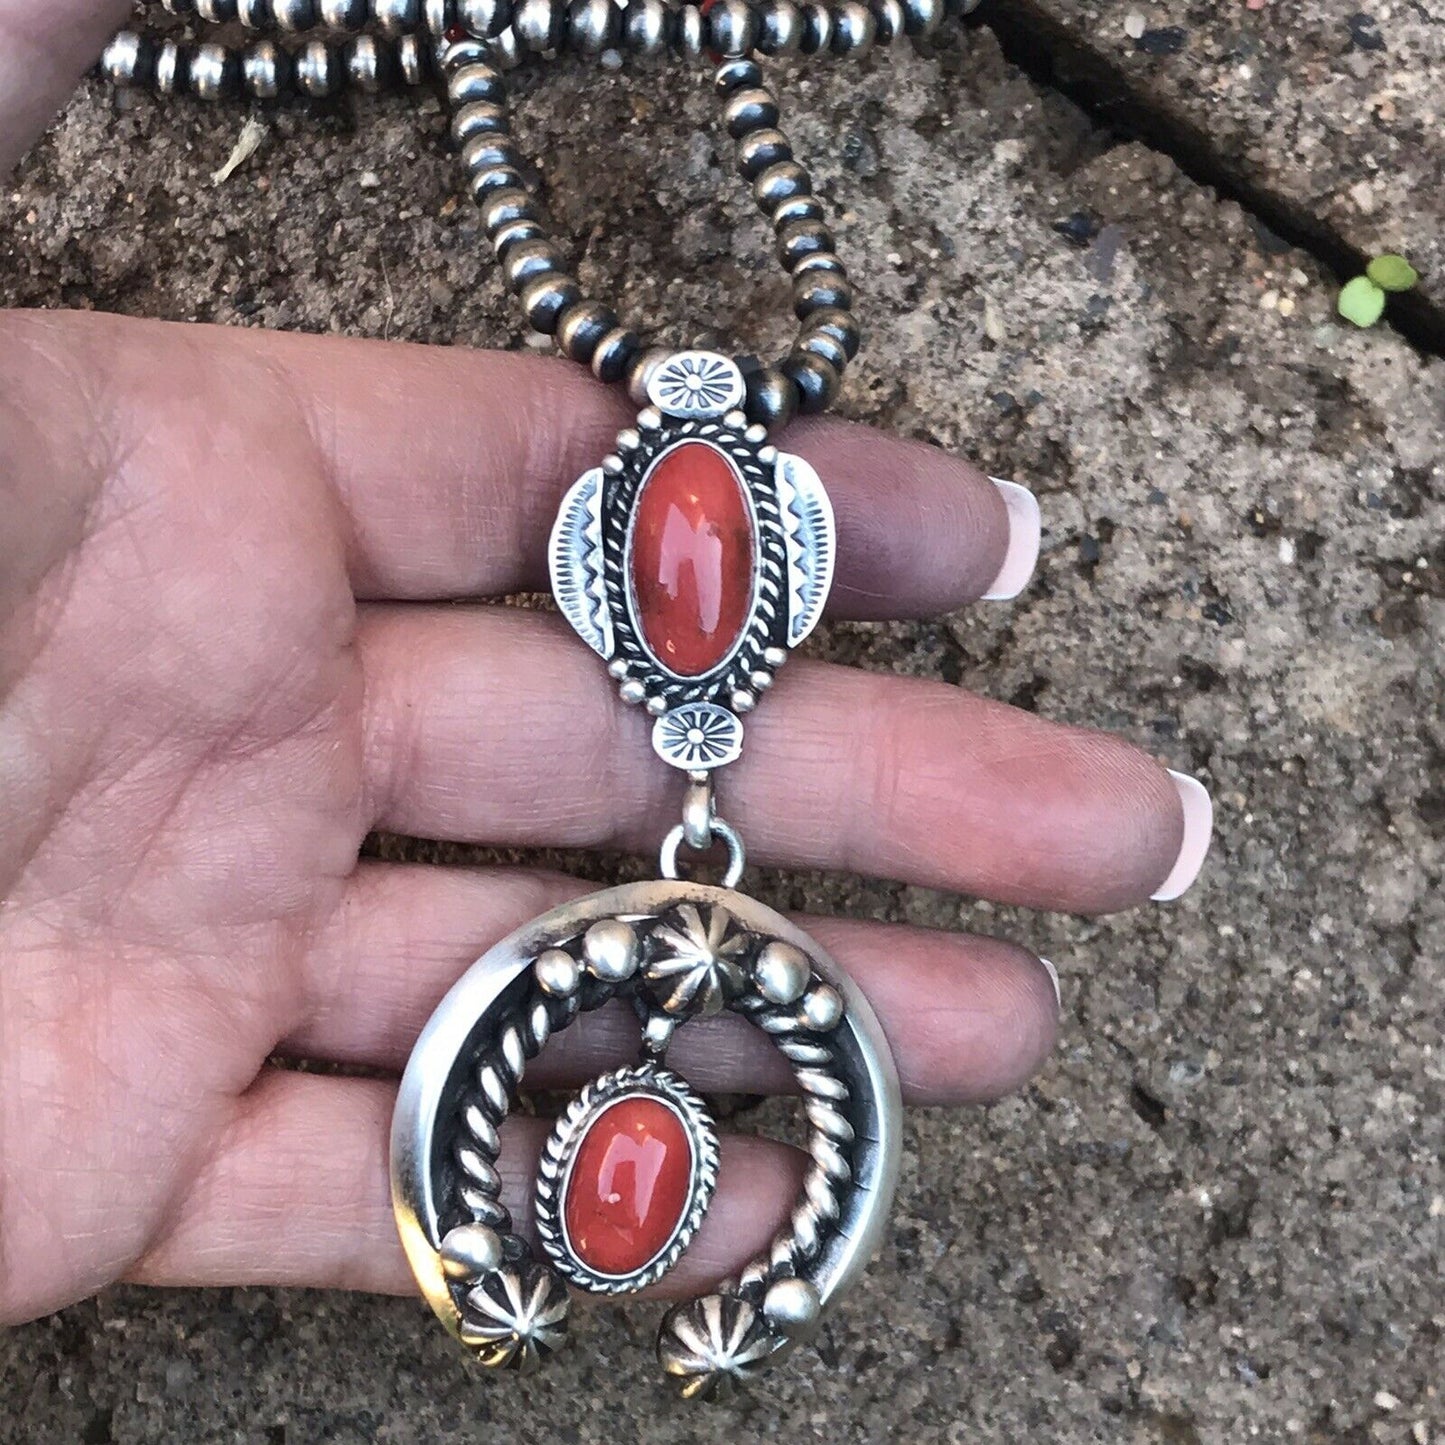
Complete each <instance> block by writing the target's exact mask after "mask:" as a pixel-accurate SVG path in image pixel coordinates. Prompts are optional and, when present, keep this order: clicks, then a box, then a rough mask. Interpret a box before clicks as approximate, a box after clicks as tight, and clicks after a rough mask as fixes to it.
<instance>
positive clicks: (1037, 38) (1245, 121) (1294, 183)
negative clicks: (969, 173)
mask: <svg viewBox="0 0 1445 1445" xmlns="http://www.w3.org/2000/svg"><path fill="white" fill-rule="evenodd" d="M979 14H980V18H982V19H985V20H988V21H990V22H993V23H997V24H998V25H999V26H1000V27H1001V28H1002V30H1003V31H1004V32H1005V34H1007V35H1008V36H1009V37H1010V38H1011V39H1013V40H1014V41H1015V42H1016V43H1017V46H1018V49H1019V52H1020V54H1021V55H1032V56H1033V57H1034V58H1036V59H1037V60H1038V61H1039V63H1041V64H1044V65H1047V66H1048V67H1049V69H1050V71H1051V73H1052V75H1053V77H1054V79H1056V80H1057V81H1058V82H1059V83H1061V84H1063V85H1065V86H1066V87H1067V88H1068V89H1069V90H1070V91H1071V92H1072V93H1075V94H1077V95H1078V96H1080V97H1081V98H1087V100H1088V102H1089V103H1090V104H1091V105H1092V106H1096V107H1097V110H1098V113H1099V114H1101V115H1102V116H1106V117H1109V118H1110V119H1111V120H1117V121H1118V122H1120V123H1121V124H1123V125H1124V126H1125V127H1126V128H1137V129H1140V130H1142V131H1143V132H1144V133H1146V134H1147V135H1149V136H1151V137H1152V138H1153V139H1154V141H1155V142H1156V143H1157V142H1158V141H1159V140H1161V139H1163V140H1166V141H1167V143H1168V144H1169V146H1170V147H1171V149H1174V150H1175V151H1176V152H1177V153H1179V154H1181V155H1184V156H1186V157H1187V159H1188V162H1189V164H1190V166H1191V168H1192V169H1193V170H1194V171H1195V172H1196V173H1201V172H1202V173H1203V174H1204V175H1205V177H1206V178H1208V179H1215V178H1217V179H1218V180H1221V181H1223V182H1224V183H1225V184H1227V185H1228V186H1229V187H1230V189H1231V190H1232V191H1235V192H1236V193H1242V194H1244V195H1246V196H1247V197H1249V199H1250V201H1251V203H1252V204H1254V205H1255V206H1257V207H1258V208H1259V209H1260V210H1261V211H1262V213H1264V214H1265V215H1267V216H1269V217H1270V218H1271V219H1272V220H1274V221H1275V222H1276V223H1277V224H1278V225H1279V226H1280V227H1281V228H1282V229H1284V230H1285V231H1286V233H1294V232H1300V233H1302V234H1303V235H1304V236H1305V237H1306V238H1307V239H1308V240H1309V242H1310V243H1311V244H1312V245H1314V246H1315V247H1316V248H1322V249H1324V250H1325V251H1326V252H1327V253H1328V254H1329V256H1330V259H1331V261H1332V263H1333V264H1335V265H1338V266H1341V267H1346V266H1349V265H1351V264H1354V265H1355V266H1356V268H1357V269H1362V267H1359V259H1360V258H1364V257H1370V256H1374V255H1378V254H1380V253H1382V252H1386V251H1403V252H1405V253H1406V254H1408V255H1409V256H1411V257H1412V258H1413V259H1414V262H1415V265H1416V266H1417V267H1418V268H1419V269H1420V270H1421V271H1422V272H1423V273H1424V276H1423V280H1422V283H1421V287H1420V290H1419V292H1418V293H1417V295H1416V297H1415V298H1414V299H1413V301H1412V303H1411V304H1410V305H1409V306H1407V307H1406V308H1405V309H1406V311H1407V313H1408V314H1409V315H1410V316H1411V317H1412V318H1415V319H1417V320H1418V321H1419V323H1420V324H1421V325H1422V326H1424V327H1426V328H1428V330H1429V331H1430V333H1431V334H1432V335H1433V336H1434V338H1435V343H1436V345H1437V346H1438V345H1440V344H1441V342H1442V341H1445V238H1442V235H1441V230H1440V225H1439V218H1440V215H1441V213H1442V210H1445V126H1442V120H1445V108H1442V95H1445V91H1442V89H1441V85H1440V76H1441V74H1442V71H1445V12H1442V11H1441V9H1440V7H1439V6H1438V5H1435V4H1431V3H1421V0H1233V3H1229V4H1220V3H1211V0H1202V3H1201V0H1193V3H1189V0H985V4H984V6H983V8H982V10H981V11H980V12H979ZM1351 253H1353V255H1354V257H1355V261H1354V263H1351V262H1350V261H1349V259H1348V258H1349V256H1350V254H1351Z"/></svg>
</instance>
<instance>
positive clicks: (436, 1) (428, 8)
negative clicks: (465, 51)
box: [421, 0, 457, 43]
mask: <svg viewBox="0 0 1445 1445" xmlns="http://www.w3.org/2000/svg"><path fill="white" fill-rule="evenodd" d="M456 23H457V4H456V0H421V28H422V29H423V30H424V31H426V33H427V35H428V36H430V37H431V39H432V41H433V42H434V43H435V42H440V41H443V40H444V38H445V36H446V33H447V31H448V30H450V29H451V28H452V26H453V25H455V24H456Z"/></svg>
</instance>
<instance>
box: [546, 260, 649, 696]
mask: <svg viewBox="0 0 1445 1445" xmlns="http://www.w3.org/2000/svg"><path fill="white" fill-rule="evenodd" d="M520 299H521V302H522V311H523V313H524V314H525V316H526V318H527V321H528V324H529V325H530V326H531V327H532V329H533V330H534V331H544V332H546V333H547V334H548V335H549V336H550V335H551V334H552V333H553V332H555V331H556V329H557V318H558V317H559V316H560V315H561V314H562V312H564V311H565V310H566V309H567V308H568V307H569V306H571V305H572V304H573V303H574V302H577V301H580V300H581V299H582V287H581V286H580V285H578V283H577V280H576V278H575V277H573V276H568V275H564V274H560V273H559V274H556V275H551V276H539V277H537V279H536V280H535V281H533V282H531V283H530V284H529V285H528V286H526V287H525V288H524V289H523V291H522V293H521V297H520ZM637 700H638V701H639V702H641V701H642V698H641V697H640V696H639V697H638V699H637Z"/></svg>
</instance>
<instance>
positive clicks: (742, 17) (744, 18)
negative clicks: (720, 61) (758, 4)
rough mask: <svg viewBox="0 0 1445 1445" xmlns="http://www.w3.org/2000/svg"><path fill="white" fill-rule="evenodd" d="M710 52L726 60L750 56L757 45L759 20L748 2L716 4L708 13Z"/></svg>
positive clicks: (724, 0)
mask: <svg viewBox="0 0 1445 1445" xmlns="http://www.w3.org/2000/svg"><path fill="white" fill-rule="evenodd" d="M707 33H708V40H709V42H710V48H711V49H712V50H714V51H716V52H717V54H719V55H721V56H723V57H724V58H728V57H731V56H735V55H750V54H751V53H752V51H753V49H754V47H755V46H756V45H757V42H758V19H757V16H756V15H754V14H753V7H752V6H751V5H750V4H749V3H748V0H716V3H715V4H714V5H713V6H712V8H711V9H710V10H709V11H708V13H707Z"/></svg>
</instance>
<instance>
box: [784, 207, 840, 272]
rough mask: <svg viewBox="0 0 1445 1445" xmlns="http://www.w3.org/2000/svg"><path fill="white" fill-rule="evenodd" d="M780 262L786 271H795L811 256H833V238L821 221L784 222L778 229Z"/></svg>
mask: <svg viewBox="0 0 1445 1445" xmlns="http://www.w3.org/2000/svg"><path fill="white" fill-rule="evenodd" d="M777 233H778V260H779V261H780V262H782V266H783V269H784V270H785V271H789V272H791V271H794V270H796V269H797V267H798V265H799V264H800V263H801V262H802V261H804V260H805V259H806V258H807V257H809V256H816V255H818V254H820V253H827V254H830V255H831V254H832V251H833V237H832V235H831V234H830V233H829V231H828V228H827V226H825V225H824V224H823V223H822V222H821V221H814V220H811V219H807V220H801V221H784V222H783V223H782V224H781V225H779V226H778V227H777Z"/></svg>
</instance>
